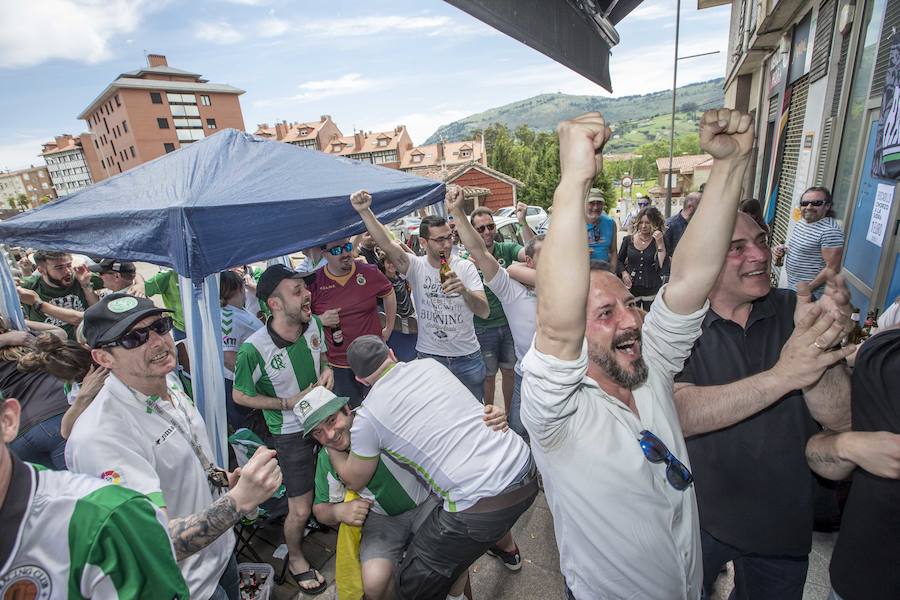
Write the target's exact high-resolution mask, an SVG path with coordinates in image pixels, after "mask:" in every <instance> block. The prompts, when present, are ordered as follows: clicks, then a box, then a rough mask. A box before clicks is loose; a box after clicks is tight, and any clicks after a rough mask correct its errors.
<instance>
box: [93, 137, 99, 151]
mask: <svg viewBox="0 0 900 600" xmlns="http://www.w3.org/2000/svg"><path fill="white" fill-rule="evenodd" d="M94 148H96V149H97V150H99V149H100V143H99V142H98V141H97V140H96V138H95V139H94Z"/></svg>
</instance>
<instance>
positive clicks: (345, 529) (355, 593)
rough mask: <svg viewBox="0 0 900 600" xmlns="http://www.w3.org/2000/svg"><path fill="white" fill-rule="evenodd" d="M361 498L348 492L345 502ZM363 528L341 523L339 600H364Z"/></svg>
mask: <svg viewBox="0 0 900 600" xmlns="http://www.w3.org/2000/svg"><path fill="white" fill-rule="evenodd" d="M357 498H359V494H357V493H356V492H354V491H353V490H347V493H346V494H345V495H344V502H350V501H351V500H355V499H357ZM360 540H362V527H356V526H355V525H347V524H346V523H341V526H340V527H339V528H338V536H337V549H336V554H337V556H336V557H335V574H334V578H335V582H336V583H337V597H338V600H362V597H363V583H362V567H361V566H360V564H359V544H360Z"/></svg>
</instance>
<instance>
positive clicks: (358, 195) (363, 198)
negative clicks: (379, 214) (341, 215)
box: [350, 190, 372, 212]
mask: <svg viewBox="0 0 900 600" xmlns="http://www.w3.org/2000/svg"><path fill="white" fill-rule="evenodd" d="M350 204H352V205H353V208H354V209H355V210H356V212H362V211H364V210H366V209H367V208H370V207H371V206H372V196H371V194H369V192H367V191H366V190H359V191H358V192H353V194H352V195H351V196H350Z"/></svg>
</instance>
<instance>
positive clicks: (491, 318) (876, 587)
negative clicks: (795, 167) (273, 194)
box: [0, 109, 900, 600]
mask: <svg viewBox="0 0 900 600" xmlns="http://www.w3.org/2000/svg"><path fill="white" fill-rule="evenodd" d="M753 131H754V127H753V123H752V119H751V117H750V116H749V115H747V114H743V113H741V112H739V111H733V110H727V109H721V110H718V111H716V110H712V111H708V112H706V113H705V114H704V115H703V118H702V120H701V123H700V144H701V147H702V149H703V150H704V151H705V152H707V153H709V154H710V155H711V156H712V157H713V166H712V169H711V171H710V176H709V180H708V181H707V182H706V184H705V186H704V189H703V191H702V194H701V193H699V192H695V193H691V194H689V195H687V196H686V198H685V199H684V202H683V205H682V207H681V209H680V211H679V212H678V213H676V214H675V215H673V216H672V217H671V218H670V219H668V221H667V220H665V219H664V217H663V215H662V214H661V213H660V211H659V210H658V209H657V208H655V207H653V206H652V205H651V203H650V202H649V200H648V201H646V202H644V203H643V205H642V206H639V207H638V208H637V210H636V212H635V214H633V215H629V218H628V219H627V221H628V222H627V223H623V228H625V229H627V231H626V232H624V233H625V235H624V236H620V234H619V231H618V229H619V227H618V224H617V222H616V220H615V219H613V218H612V217H610V216H609V215H608V214H607V210H608V209H609V208H610V207H609V206H607V200H606V199H605V198H603V196H602V194H601V193H600V192H599V191H598V190H597V189H595V188H592V182H593V181H594V180H595V178H596V176H597V175H598V173H599V172H600V169H601V168H602V149H603V146H604V145H605V143H606V141H607V140H608V139H609V137H610V135H611V131H610V128H609V127H608V126H607V123H606V121H605V120H604V118H603V117H602V116H601V115H600V114H599V113H587V114H585V115H582V116H579V117H577V118H574V119H572V120H569V121H564V122H563V123H561V124H560V125H559V128H558V134H559V140H560V181H559V185H558V187H557V189H556V192H555V194H554V197H553V207H552V220H553V221H552V226H550V227H549V228H548V229H547V231H546V232H540V233H535V232H534V231H532V230H531V228H530V227H529V226H528V224H527V222H526V220H525V209H526V207H525V206H524V205H520V206H518V207H517V217H518V222H519V224H520V226H521V229H522V239H521V240H509V239H501V237H500V236H499V232H498V231H497V229H496V226H495V223H494V218H493V215H492V214H491V212H490V211H488V210H487V209H483V208H476V209H475V210H474V211H473V212H471V213H470V214H466V212H465V208H464V207H465V204H466V202H465V190H463V189H461V188H459V187H457V186H448V188H447V193H446V200H445V209H446V211H445V212H446V217H444V216H440V215H437V214H431V215H426V216H424V217H423V218H422V220H421V225H420V229H419V235H418V237H417V245H418V248H419V250H420V253H417V252H415V251H414V250H413V249H412V248H410V247H409V246H407V245H406V244H403V243H401V242H399V241H397V240H396V239H395V237H394V236H393V234H392V233H391V231H390V230H389V229H388V228H387V227H386V226H385V225H384V224H382V223H380V222H379V220H378V218H377V216H376V214H375V212H374V211H373V198H372V196H371V195H370V194H369V193H367V192H366V191H359V192H356V193H354V194H353V195H352V196H351V197H350V198H349V199H348V200H347V201H348V202H349V204H350V205H351V206H352V207H353V209H355V210H356V212H357V213H358V215H359V218H360V221H361V224H362V225H363V226H364V227H365V232H364V233H362V234H361V235H360V236H357V237H356V238H352V239H350V238H341V239H335V240H332V241H330V242H328V243H326V244H324V245H322V246H317V247H315V248H309V249H306V250H305V251H304V256H303V260H302V261H301V262H300V263H298V264H296V265H294V266H293V268H292V267H289V266H286V265H285V264H282V263H275V264H271V265H269V266H268V267H267V268H265V269H261V268H254V267H251V266H248V265H237V266H235V267H234V268H233V269H230V270H228V271H225V272H223V273H221V274H220V277H219V282H220V284H219V289H220V300H221V319H222V321H221V326H222V351H223V353H222V355H223V358H224V362H223V365H222V367H223V374H224V377H225V390H226V394H225V397H224V398H222V399H221V400H220V401H221V402H222V403H223V404H224V405H225V407H226V413H227V417H228V424H229V429H230V431H232V432H237V431H245V430H249V431H252V432H253V433H254V434H255V435H256V436H258V437H259V439H260V441H261V443H260V444H259V448H258V449H257V450H256V451H255V453H254V454H252V457H251V458H249V460H248V461H246V462H244V463H243V464H241V466H237V465H238V462H237V458H236V457H235V456H232V457H231V459H229V460H228V461H227V462H228V463H229V464H217V463H216V461H215V456H214V454H213V452H212V450H211V445H210V441H209V439H208V437H207V433H206V426H205V424H204V421H203V418H202V416H201V415H200V413H199V412H198V410H197V409H196V407H195V402H194V399H193V398H192V387H191V385H190V365H189V363H188V361H187V353H186V352H185V351H184V343H185V342H184V340H185V337H186V334H185V327H184V317H183V309H182V307H181V300H180V293H179V289H178V285H179V283H178V276H177V274H176V273H175V272H174V271H161V272H160V273H159V274H157V275H155V276H153V277H150V278H148V279H146V280H145V279H144V278H143V277H141V275H140V274H138V272H137V271H138V269H137V268H136V266H135V264H133V263H131V262H128V261H125V260H120V259H119V258H115V257H113V258H103V259H98V260H96V261H95V262H92V263H91V264H89V265H82V264H75V263H74V262H73V258H72V256H71V255H70V254H68V253H65V252H50V251H38V252H35V253H34V254H33V256H32V259H33V263H32V259H30V258H28V257H27V256H25V257H23V258H22V260H20V261H19V265H18V267H19V270H20V275H21V279H20V280H19V281H18V287H17V289H18V293H19V298H20V301H21V303H22V307H23V310H24V312H25V316H26V318H27V325H28V329H27V330H25V331H18V330H14V329H11V328H10V327H9V326H8V325H7V324H6V321H5V320H4V321H3V322H0V391H2V394H3V396H2V397H0V436H2V440H3V446H2V447H0V513H2V514H3V516H4V517H5V518H3V519H2V520H0V527H2V528H3V531H4V534H3V536H0V598H56V597H70V598H106V597H118V598H154V599H155V598H199V599H207V598H214V599H220V598H228V599H236V598H239V597H240V596H239V579H240V578H239V575H238V567H237V562H236V559H235V556H234V550H235V541H236V540H235V536H234V533H233V532H232V529H233V528H234V527H235V526H237V525H238V524H239V522H241V520H242V519H244V518H250V519H252V518H253V517H254V515H255V514H256V513H257V509H258V507H259V506H260V505H262V504H263V503H266V502H267V501H269V500H270V499H272V497H273V495H274V496H279V495H280V494H281V492H282V490H283V494H284V496H285V497H286V500H285V502H286V506H287V508H286V516H285V517H284V520H283V536H284V541H285V544H286V546H287V550H288V554H287V557H286V558H285V566H286V570H287V573H288V574H289V576H290V577H291V578H292V580H293V581H294V582H295V583H296V585H297V587H298V588H299V589H300V591H301V592H302V593H303V594H308V595H315V594H319V593H321V592H323V591H324V590H325V589H326V588H327V587H328V585H329V582H328V581H327V580H326V578H325V577H324V576H323V575H322V573H320V572H319V570H318V569H316V568H315V567H314V566H313V565H312V564H311V563H310V561H309V560H308V558H307V557H306V556H305V555H304V552H303V544H302V542H303V537H304V531H305V530H306V529H307V526H308V524H309V522H310V521H311V520H312V519H315V520H316V521H317V522H318V523H320V524H322V525H325V526H332V527H348V528H349V527H355V528H359V531H360V539H359V552H358V554H359V563H360V569H359V578H360V581H359V584H360V586H361V589H362V591H363V594H364V597H365V598H367V599H370V600H380V599H388V598H399V599H435V600H444V599H449V600H459V599H461V598H463V597H464V595H465V593H466V592H465V590H466V585H467V582H468V572H469V567H470V566H471V565H472V564H473V563H474V562H475V561H476V560H477V559H478V558H479V557H480V556H482V555H483V554H485V553H487V554H489V555H491V556H494V557H496V559H497V560H498V561H500V564H502V565H503V566H505V567H506V568H508V569H509V570H510V571H518V570H519V569H521V567H522V563H523V557H522V555H521V553H520V550H519V547H518V544H517V543H516V540H515V537H514V535H513V533H512V530H513V526H514V525H515V524H516V522H517V521H518V519H519V518H520V517H521V516H522V515H523V514H524V513H525V512H526V511H527V510H528V509H529V507H530V506H531V505H532V503H533V502H534V500H535V498H536V497H537V496H538V494H539V490H540V487H541V486H543V489H544V493H545V494H546V499H547V502H548V504H549V507H550V510H551V512H552V514H553V523H554V531H555V536H556V540H555V541H556V544H557V547H558V549H559V556H560V570H561V572H562V576H563V578H564V580H565V586H566V587H565V590H561V592H560V597H563V594H564V597H566V598H570V599H571V598H577V599H579V600H592V599H601V598H603V599H605V598H610V599H611V598H648V599H659V600H667V599H676V598H679V599H691V600H697V599H699V598H709V597H711V595H712V594H713V592H714V589H715V585H716V580H717V578H718V576H719V574H720V572H721V571H722V569H723V568H724V566H725V564H726V563H729V562H731V563H733V565H734V592H733V596H732V597H735V598H746V599H765V600H770V599H776V600H780V599H785V600H787V599H798V600H799V599H800V598H802V597H803V588H804V584H805V581H806V577H807V571H808V555H809V553H810V549H811V542H812V532H813V521H814V509H815V490H816V489H817V488H816V485H817V484H816V475H818V476H820V477H822V478H826V479H831V480H846V479H852V484H851V485H850V491H849V498H848V499H847V502H846V506H845V507H844V509H843V521H842V523H841V533H840V536H839V537H838V540H837V543H836V547H835V550H834V557H833V560H832V563H831V581H832V586H833V590H832V592H831V594H832V597H833V598H835V599H841V598H843V599H847V600H853V599H857V598H859V599H862V598H865V599H876V600H877V599H882V598H883V599H888V598H895V597H896V596H897V590H900V575H898V573H900V571H898V570H897V569H895V568H893V567H895V562H896V558H895V557H896V555H897V553H898V551H900V513H898V511H897V509H896V506H897V504H898V502H900V483H898V481H897V480H898V479H900V406H898V403H897V395H896V392H894V393H892V392H890V390H891V389H896V386H897V385H898V384H900V330H898V329H896V328H892V327H891V325H892V323H884V325H883V326H882V328H881V330H880V332H879V333H878V335H875V336H872V337H871V338H870V339H869V340H867V341H866V342H865V343H864V344H862V345H861V346H859V345H857V344H851V343H848V337H849V336H850V334H851V332H852V330H853V328H854V326H855V323H854V321H853V320H852V319H851V314H852V312H853V311H852V307H851V305H850V293H849V291H848V288H847V286H846V284H845V282H844V280H843V278H842V277H841V276H840V275H839V270H840V262H841V250H842V247H843V235H842V233H841V231H840V227H839V225H838V223H837V221H836V220H835V219H834V215H833V212H831V204H832V199H831V196H830V193H829V192H828V190H827V189H824V188H819V187H816V188H811V189H810V190H808V191H807V192H805V193H804V194H803V196H802V198H801V200H800V205H801V211H802V219H801V221H799V222H798V223H797V224H796V225H795V227H794V228H793V229H792V234H791V236H790V238H789V239H788V240H785V241H782V242H779V241H777V240H772V239H771V234H770V232H769V229H768V227H767V225H766V223H765V222H764V221H763V220H762V216H761V214H760V212H759V204H758V203H755V204H754V202H755V201H748V200H744V201H743V202H742V201H741V200H742V197H741V183H742V181H744V172H745V170H746V168H747V165H748V163H749V157H750V153H751V150H752V148H753V147H754V134H753ZM375 204H376V205H377V202H375ZM441 212H442V213H443V211H441ZM773 247H774V249H773ZM782 259H784V262H785V267H784V268H785V270H786V280H787V286H786V287H784V288H777V287H773V283H772V273H773V265H774V263H780V262H781V260H782ZM154 296H158V297H159V298H160V301H159V303H157V302H154V301H153V299H152V298H153V297H154ZM898 300H900V299H898ZM898 306H900V305H898ZM898 312H900V311H898V310H893V313H891V311H886V314H893V315H895V316H896V313H898ZM893 318H896V317H892V319H893ZM898 320H900V319H898ZM848 358H851V359H852V360H853V361H854V366H853V368H852V369H851V368H850V366H848V364H847V360H846V359H848ZM498 377H499V378H500V381H499V382H498V381H497V378H498ZM496 389H499V390H500V394H502V400H501V399H500V398H495V390H496ZM205 401H206V402H210V401H211V399H209V398H205Z"/></svg>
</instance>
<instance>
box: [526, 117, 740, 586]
mask: <svg viewBox="0 0 900 600" xmlns="http://www.w3.org/2000/svg"><path fill="white" fill-rule="evenodd" d="M558 132H559V141H560V175H561V177H560V182H559V186H558V187H557V188H556V193H555V194H554V197H553V227H552V228H550V232H549V234H548V235H547V238H546V240H545V241H544V244H543V247H542V250H541V260H540V263H539V264H538V266H537V286H536V288H535V289H536V290H537V296H538V301H537V331H536V333H535V338H534V343H533V345H532V347H531V349H530V350H529V352H528V354H527V355H526V356H525V358H524V360H523V361H522V371H523V373H524V375H523V380H522V409H521V416H522V421H523V422H524V424H525V428H526V429H527V430H528V434H529V435H530V438H531V447H532V451H533V453H534V458H535V461H536V462H537V464H538V467H539V468H540V470H541V473H542V474H543V476H544V489H545V492H546V494H547V501H548V503H549V505H550V510H551V512H552V513H553V523H554V529H555V531H556V541H557V544H558V546H559V551H560V567H561V570H562V573H563V576H564V577H565V580H566V584H567V588H568V589H567V594H568V597H569V598H578V599H579V600H592V599H598V600H599V599H600V598H689V599H691V600H697V599H698V598H700V594H701V562H700V529H699V527H698V517H697V503H696V498H695V495H694V488H693V486H692V476H691V473H690V465H689V463H688V456H687V450H686V448H685V442H684V437H683V435H682V432H681V426H680V424H679V422H678V414H677V412H676V410H675V402H674V399H673V398H672V383H673V378H674V376H675V375H676V374H677V373H678V372H679V371H680V370H681V368H682V365H683V364H684V361H685V359H686V358H687V357H688V355H689V354H690V351H691V347H692V346H693V345H694V342H695V340H696V339H697V338H698V337H699V336H700V328H701V324H702V322H703V318H704V316H705V314H706V311H707V309H708V307H709V303H708V302H707V295H708V294H709V291H710V289H712V287H713V284H714V283H715V281H716V277H717V276H718V273H719V267H720V265H721V264H722V261H723V259H724V258H725V254H726V252H727V251H728V244H729V241H730V239H731V230H732V228H733V226H734V220H735V216H736V214H737V206H738V201H739V200H740V185H741V183H740V182H741V180H742V179H743V174H744V171H745V169H746V167H747V164H748V158H749V153H750V150H751V148H752V147H753V126H752V119H751V118H750V117H749V116H748V115H746V114H743V113H741V112H739V111H731V110H727V109H722V110H719V111H715V110H712V111H707V112H706V114H704V115H703V118H702V120H701V123H700V144H701V147H702V148H703V149H704V151H706V152H709V153H710V154H711V155H712V156H713V158H714V163H713V167H712V171H711V173H710V177H709V183H708V188H709V194H710V196H711V197H714V198H716V201H715V202H707V203H704V204H703V205H702V206H701V207H700V209H699V210H698V211H697V214H696V215H695V216H694V217H693V219H692V222H691V226H690V227H688V230H687V232H686V233H685V235H684V237H683V238H682V240H681V246H680V248H681V250H679V251H678V254H677V255H676V257H675V260H674V262H673V264H672V279H671V281H670V282H669V283H668V284H666V285H664V286H663V287H662V288H661V289H660V291H659V295H658V296H657V299H656V301H655V302H654V303H653V306H652V308H651V309H650V312H649V314H647V315H646V317H645V314H644V312H643V311H641V310H639V309H638V308H637V306H636V303H635V299H634V297H633V296H632V295H631V293H630V292H629V290H628V289H627V288H626V287H625V285H624V284H623V283H622V281H621V280H619V279H618V278H617V277H616V276H615V275H614V274H613V273H610V272H609V271H608V270H606V269H604V268H603V267H604V266H605V265H604V264H601V263H593V264H590V263H589V262H588V257H587V255H586V254H585V253H583V250H582V248H583V244H584V228H585V214H584V200H585V198H586V197H587V195H588V193H589V190H590V186H591V181H592V180H593V179H594V177H595V176H596V175H597V172H598V171H599V169H600V166H601V165H600V163H601V161H602V150H603V146H604V144H605V143H606V141H607V140H608V139H609V137H610V135H611V131H610V129H609V127H607V126H606V121H605V120H604V119H603V117H602V116H601V115H600V114H599V113H588V114H585V115H582V116H580V117H577V118H575V119H573V120H571V121H564V122H563V123H561V124H560V125H559V127H558ZM579 256H580V257H582V258H581V259H580V260H579V259H578V257H579ZM594 267H596V268H594ZM586 511H588V512H587V513H586Z"/></svg>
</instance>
